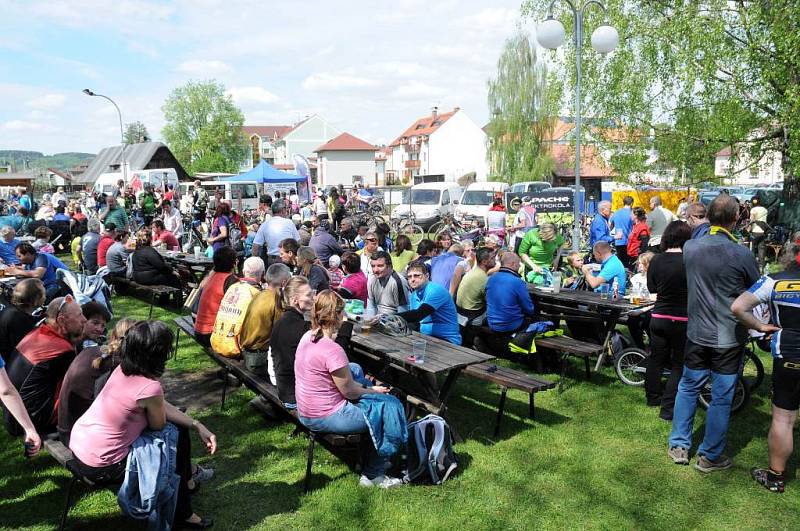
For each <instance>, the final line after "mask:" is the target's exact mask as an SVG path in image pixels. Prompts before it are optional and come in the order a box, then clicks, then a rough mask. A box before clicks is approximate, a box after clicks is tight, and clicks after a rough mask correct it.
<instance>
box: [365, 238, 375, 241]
mask: <svg viewBox="0 0 800 531" xmlns="http://www.w3.org/2000/svg"><path fill="white" fill-rule="evenodd" d="M364 241H367V242H377V241H378V238H367V239H366V240H364Z"/></svg>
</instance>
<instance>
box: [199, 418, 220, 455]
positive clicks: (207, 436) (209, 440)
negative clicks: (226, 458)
mask: <svg viewBox="0 0 800 531" xmlns="http://www.w3.org/2000/svg"><path fill="white" fill-rule="evenodd" d="M195 427H196V428H197V434H198V435H199V436H200V440H202V441H203V443H204V444H205V445H206V449H207V450H208V453H210V454H213V453H215V452H216V451H217V436H216V435H214V434H213V433H211V431H209V429H208V428H206V427H205V426H204V425H203V424H202V423H200V422H197V421H195Z"/></svg>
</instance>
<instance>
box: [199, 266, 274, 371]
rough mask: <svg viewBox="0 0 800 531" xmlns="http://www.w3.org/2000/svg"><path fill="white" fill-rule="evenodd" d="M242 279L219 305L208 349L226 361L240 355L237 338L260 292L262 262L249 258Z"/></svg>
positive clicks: (262, 270) (262, 275)
mask: <svg viewBox="0 0 800 531" xmlns="http://www.w3.org/2000/svg"><path fill="white" fill-rule="evenodd" d="M242 273H243V277H242V278H241V279H240V280H239V282H237V283H235V284H233V285H232V286H230V287H229V288H228V290H227V291H226V292H225V295H224V296H223V297H222V302H221V303H220V305H219V311H218V312H217V317H216V319H215V320H214V329H213V331H212V332H211V348H212V349H214V352H216V353H218V354H221V355H223V356H226V357H229V358H236V357H239V355H240V354H241V353H242V346H241V343H240V339H241V337H240V335H241V331H242V324H243V323H244V320H245V316H246V315H247V310H248V309H249V307H250V304H251V302H252V301H253V299H254V298H255V297H256V296H257V295H258V294H259V292H260V291H261V282H262V281H263V280H264V261H263V260H262V259H261V258H259V257H255V256H251V257H250V258H248V259H247V260H245V262H244V266H243V267H242Z"/></svg>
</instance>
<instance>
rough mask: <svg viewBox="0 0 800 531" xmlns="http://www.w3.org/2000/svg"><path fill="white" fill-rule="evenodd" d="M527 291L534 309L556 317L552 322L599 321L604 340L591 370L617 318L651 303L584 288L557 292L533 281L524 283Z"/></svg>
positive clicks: (600, 359) (601, 358)
mask: <svg viewBox="0 0 800 531" xmlns="http://www.w3.org/2000/svg"><path fill="white" fill-rule="evenodd" d="M528 292H529V293H530V295H531V298H532V299H533V302H534V304H535V305H536V309H537V310H539V311H540V312H541V313H543V314H545V315H546V316H547V317H548V318H554V319H556V321H555V322H556V323H557V322H558V321H560V320H561V319H567V318H569V319H575V320H578V321H584V322H587V321H588V322H598V321H599V322H600V323H601V324H602V326H603V334H604V337H605V340H604V341H603V343H602V346H603V351H602V352H601V353H600V355H599V356H598V358H597V364H596V365H595V368H594V370H595V372H597V371H599V370H600V367H601V366H602V364H603V361H604V360H605V356H606V352H607V351H608V343H609V342H610V341H611V334H612V333H613V331H614V328H615V327H616V326H617V323H619V320H620V318H621V317H622V316H623V315H627V314H629V313H630V312H632V311H636V310H646V309H648V308H650V307H652V306H653V304H654V303H655V302H654V301H652V300H647V301H644V302H642V303H640V304H633V302H631V299H630V298H629V297H619V298H618V299H613V298H611V297H609V298H607V299H602V298H600V294H599V293H596V292H594V291H586V290H570V289H561V290H559V292H558V293H554V292H553V290H552V288H543V287H540V286H534V285H533V284H528Z"/></svg>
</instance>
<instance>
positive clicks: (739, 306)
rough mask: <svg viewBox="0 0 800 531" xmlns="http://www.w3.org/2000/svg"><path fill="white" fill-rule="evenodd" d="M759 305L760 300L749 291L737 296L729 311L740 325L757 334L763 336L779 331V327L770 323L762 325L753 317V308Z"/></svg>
mask: <svg viewBox="0 0 800 531" xmlns="http://www.w3.org/2000/svg"><path fill="white" fill-rule="evenodd" d="M759 304H761V300H760V299H759V298H758V297H757V296H756V295H754V294H753V293H751V292H749V291H745V292H744V293H742V294H741V295H739V296H738V297H737V298H736V300H735V301H733V304H732V305H731V311H732V312H733V315H735V316H736V319H738V320H739V322H740V323H742V324H743V325H745V326H746V327H747V328H750V329H751V330H758V331H759V332H763V333H765V334H768V333H771V332H777V331H779V330H780V327H777V326H775V325H773V324H771V323H762V322H761V321H759V320H758V319H756V318H755V316H754V315H753V308H755V307H756V306H758V305H759Z"/></svg>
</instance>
